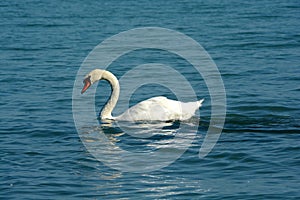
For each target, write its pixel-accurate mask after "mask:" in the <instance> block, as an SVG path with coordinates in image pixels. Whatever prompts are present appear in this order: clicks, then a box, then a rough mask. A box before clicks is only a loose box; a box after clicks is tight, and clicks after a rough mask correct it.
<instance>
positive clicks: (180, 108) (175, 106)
mask: <svg viewBox="0 0 300 200" xmlns="http://www.w3.org/2000/svg"><path fill="white" fill-rule="evenodd" d="M200 104H201V103H200ZM200 104H199V102H188V103H183V102H180V101H175V100H171V99H167V98H166V97H162V96H159V97H153V98H150V99H147V100H145V101H142V102H140V103H138V104H136V105H134V106H133V107H131V108H129V109H128V110H127V111H126V112H124V113H123V114H122V115H120V116H118V117H117V119H118V120H126V121H139V120H145V121H154V120H157V121H168V120H185V119H188V118H190V117H191V116H192V115H194V113H195V111H196V110H197V109H198V108H199V106H200Z"/></svg>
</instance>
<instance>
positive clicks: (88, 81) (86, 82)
mask: <svg viewBox="0 0 300 200" xmlns="http://www.w3.org/2000/svg"><path fill="white" fill-rule="evenodd" d="M83 83H84V86H83V88H82V90H81V94H83V93H84V92H85V91H86V90H87V89H88V88H89V87H90V86H91V85H92V84H91V80H90V77H88V78H86V79H84V81H83Z"/></svg>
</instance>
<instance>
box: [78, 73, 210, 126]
mask: <svg viewBox="0 0 300 200" xmlns="http://www.w3.org/2000/svg"><path fill="white" fill-rule="evenodd" d="M102 79H103V80H106V81H108V82H109V84H110V86H111V89H112V92H111V95H110V98H109V99H108V101H107V102H106V104H105V105H104V107H103V109H102V111H101V112H100V115H99V117H100V119H101V120H119V121H175V120H180V121H182V120H187V119H189V118H191V117H192V116H193V115H194V114H195V112H196V111H197V110H198V109H199V108H200V107H201V106H202V102H203V101H204V99H201V100H199V101H195V102H180V101H175V100H172V99H168V98H166V97H163V96H157V97H152V98H150V99H147V100H144V101H142V102H140V103H138V104H136V105H134V106H132V107H131V108H129V109H128V110H126V111H125V112H124V113H123V114H121V115H119V116H116V117H113V116H112V114H111V113H112V111H113V109H114V107H115V106H116V104H117V101H118V98H119V94H120V85H119V81H118V79H117V78H116V77H115V76H114V75H113V74H112V73H111V72H109V71H107V70H102V69H94V70H92V71H91V72H90V73H88V74H87V75H86V76H85V77H84V81H83V83H84V86H83V88H82V91H81V94H83V93H84V92H85V91H86V90H87V89H88V88H89V87H90V86H91V85H93V84H94V83H96V82H97V81H100V80H102Z"/></svg>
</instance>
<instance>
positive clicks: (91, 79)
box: [81, 69, 105, 94]
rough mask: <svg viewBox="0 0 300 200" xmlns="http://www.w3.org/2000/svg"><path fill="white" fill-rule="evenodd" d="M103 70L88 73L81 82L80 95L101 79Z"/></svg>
mask: <svg viewBox="0 0 300 200" xmlns="http://www.w3.org/2000/svg"><path fill="white" fill-rule="evenodd" d="M104 72H105V70H101V69H94V70H93V71H91V72H90V73H88V74H87V75H86V76H85V77H84V80H83V84H84V86H83V88H82V90H81V94H83V93H84V92H85V91H86V90H87V89H88V88H89V87H90V86H91V85H93V84H94V83H95V82H97V81H99V80H101V79H102V76H103V73H104Z"/></svg>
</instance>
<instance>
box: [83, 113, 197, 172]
mask: <svg viewBox="0 0 300 200" xmlns="http://www.w3.org/2000/svg"><path fill="white" fill-rule="evenodd" d="M198 124H199V118H197V119H195V118H194V119H192V120H190V121H186V122H179V121H174V122H173V121H172V122H125V121H118V122H116V121H101V122H100V125H99V126H96V127H95V126H93V127H83V128H82V129H81V130H80V133H79V135H80V137H81V140H82V142H83V143H84V144H85V146H86V148H87V150H88V151H89V152H90V153H91V154H92V155H93V156H94V157H95V158H96V159H97V160H99V161H101V162H103V163H104V164H105V165H107V166H109V167H111V168H114V169H117V170H120V171H131V172H144V171H153V170H156V169H160V168H162V167H166V166H168V165H169V164H171V163H172V162H174V161H175V160H176V159H178V158H179V157H180V156H181V155H182V154H183V153H184V152H185V151H186V149H187V148H188V147H189V146H190V145H191V143H192V141H193V140H194V137H195V135H196V133H197V130H198Z"/></svg>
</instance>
